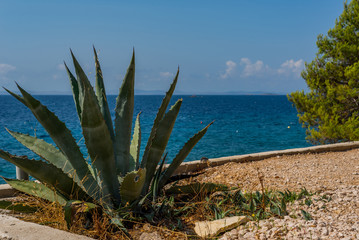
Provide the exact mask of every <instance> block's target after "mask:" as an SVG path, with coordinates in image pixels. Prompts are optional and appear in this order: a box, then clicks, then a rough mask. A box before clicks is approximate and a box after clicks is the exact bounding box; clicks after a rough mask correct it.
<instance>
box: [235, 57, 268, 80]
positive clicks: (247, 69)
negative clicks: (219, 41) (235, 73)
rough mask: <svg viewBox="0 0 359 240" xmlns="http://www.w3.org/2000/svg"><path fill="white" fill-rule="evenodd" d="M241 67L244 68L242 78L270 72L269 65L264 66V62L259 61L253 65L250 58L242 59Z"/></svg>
mask: <svg viewBox="0 0 359 240" xmlns="http://www.w3.org/2000/svg"><path fill="white" fill-rule="evenodd" d="M239 64H240V65H241V66H244V69H243V72H242V76H244V77H249V76H254V75H258V74H261V73H263V72H264V71H267V70H269V67H268V66H267V65H264V63H263V61H261V60H258V61H256V62H255V63H252V62H251V60H249V58H241V61H240V63H239Z"/></svg>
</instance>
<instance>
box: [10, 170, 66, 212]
mask: <svg viewBox="0 0 359 240" xmlns="http://www.w3.org/2000/svg"><path fill="white" fill-rule="evenodd" d="M3 179H4V180H5V182H6V183H7V184H9V185H10V186H11V187H13V188H15V189H16V190H19V191H20V192H24V193H27V194H29V195H33V196H36V197H39V198H43V199H46V200H48V201H50V202H58V203H59V204H60V205H62V206H65V205H66V202H67V201H68V199H66V198H65V197H64V196H62V195H61V194H60V193H58V192H56V191H54V190H52V189H51V188H48V187H46V186H45V185H44V184H41V183H37V182H34V181H27V180H16V179H10V178H5V177H3Z"/></svg>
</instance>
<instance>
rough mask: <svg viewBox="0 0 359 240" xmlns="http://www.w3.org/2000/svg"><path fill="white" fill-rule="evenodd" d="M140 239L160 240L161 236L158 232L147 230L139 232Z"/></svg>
mask: <svg viewBox="0 0 359 240" xmlns="http://www.w3.org/2000/svg"><path fill="white" fill-rule="evenodd" d="M139 239H140V240H162V239H163V238H161V236H160V234H158V232H152V233H148V232H144V233H142V234H141V236H140V238H139Z"/></svg>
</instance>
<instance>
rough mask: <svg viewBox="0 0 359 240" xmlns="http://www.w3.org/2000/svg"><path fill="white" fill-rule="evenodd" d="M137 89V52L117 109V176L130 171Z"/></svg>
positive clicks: (123, 85)
mask: <svg viewBox="0 0 359 240" xmlns="http://www.w3.org/2000/svg"><path fill="white" fill-rule="evenodd" d="M134 88H135V52H133V55H132V60H131V63H130V65H129V67H128V69H127V72H126V75H125V78H124V80H123V83H122V86H121V89H120V93H119V95H118V97H117V99H116V108H115V134H116V141H115V155H116V167H117V175H122V176H124V175H125V174H126V173H127V172H129V170H130V157H131V155H130V145H131V130H132V117H133V107H134Z"/></svg>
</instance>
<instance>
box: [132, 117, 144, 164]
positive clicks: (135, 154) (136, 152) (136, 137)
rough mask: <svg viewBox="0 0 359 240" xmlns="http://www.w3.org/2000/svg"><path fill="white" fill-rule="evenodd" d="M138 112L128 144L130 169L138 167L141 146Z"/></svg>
mask: <svg viewBox="0 0 359 240" xmlns="http://www.w3.org/2000/svg"><path fill="white" fill-rule="evenodd" d="M140 114H141V113H139V114H138V115H137V117H136V123H135V130H134V132H133V137H132V141H131V146H130V154H131V157H130V158H131V159H130V171H133V170H135V169H136V170H137V169H138V168H139V167H140V160H139V158H140V147H141V126H140Z"/></svg>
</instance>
